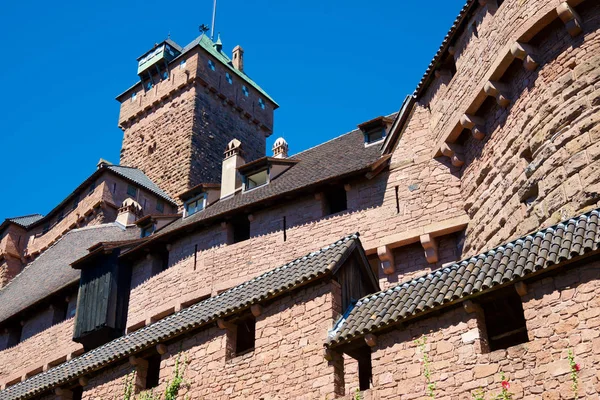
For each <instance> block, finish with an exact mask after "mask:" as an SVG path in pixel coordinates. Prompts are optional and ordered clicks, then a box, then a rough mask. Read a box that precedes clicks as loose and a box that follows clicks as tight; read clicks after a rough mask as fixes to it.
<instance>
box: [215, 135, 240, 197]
mask: <svg viewBox="0 0 600 400" xmlns="http://www.w3.org/2000/svg"><path fill="white" fill-rule="evenodd" d="M244 164H245V161H244V159H243V158H242V142H240V141H239V140H237V139H233V140H232V141H231V142H229V144H228V145H227V147H226V148H225V158H224V159H223V169H222V172H221V198H222V199H223V198H225V197H229V196H232V195H233V194H234V193H235V192H236V191H237V190H238V189H240V188H241V187H242V179H241V177H240V174H239V173H238V171H237V169H238V167H240V166H242V165H244Z"/></svg>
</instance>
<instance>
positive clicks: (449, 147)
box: [440, 142, 465, 167]
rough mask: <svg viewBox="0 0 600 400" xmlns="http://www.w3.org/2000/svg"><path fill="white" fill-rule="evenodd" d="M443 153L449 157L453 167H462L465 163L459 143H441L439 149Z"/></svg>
mask: <svg viewBox="0 0 600 400" xmlns="http://www.w3.org/2000/svg"><path fill="white" fill-rule="evenodd" d="M440 151H441V152H442V154H443V155H445V156H446V157H448V158H450V161H451V162H452V165H454V166H455V167H462V166H463V164H464V163H465V160H464V157H463V148H462V146H460V145H457V144H455V143H446V142H444V143H442V147H441V149H440Z"/></svg>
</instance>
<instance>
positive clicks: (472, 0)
mask: <svg viewBox="0 0 600 400" xmlns="http://www.w3.org/2000/svg"><path fill="white" fill-rule="evenodd" d="M477 4H479V3H478V2H477V1H476V0H467V2H466V3H465V5H464V6H463V7H462V8H461V10H460V13H459V14H458V16H457V17H456V19H455V20H454V23H453V24H452V26H451V27H450V30H449V31H448V33H447V34H446V36H445V37H444V40H443V41H442V44H441V45H440V47H439V49H438V51H437V52H436V53H435V56H433V60H431V62H430V63H429V66H428V67H427V70H426V71H425V74H423V77H422V78H421V80H420V81H419V84H418V85H417V88H416V89H415V92H414V96H415V97H419V96H420V95H421V94H422V91H423V90H424V89H425V88H426V87H427V85H428V84H429V82H430V81H431V77H432V74H433V72H434V71H435V69H436V67H437V66H438V63H439V62H440V61H441V58H442V56H443V55H444V53H445V52H446V50H447V49H448V47H449V46H450V42H451V41H452V39H453V38H454V35H455V34H456V33H457V32H458V31H459V30H460V28H461V27H462V24H463V22H465V21H467V20H468V18H466V17H468V15H469V12H470V11H471V10H472V9H474V7H477Z"/></svg>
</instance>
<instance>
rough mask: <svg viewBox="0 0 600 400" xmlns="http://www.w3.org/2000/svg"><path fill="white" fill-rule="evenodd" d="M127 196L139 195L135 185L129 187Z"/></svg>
mask: <svg viewBox="0 0 600 400" xmlns="http://www.w3.org/2000/svg"><path fill="white" fill-rule="evenodd" d="M127 195H128V196H132V197H135V196H136V195H137V188H136V187H135V186H133V185H127Z"/></svg>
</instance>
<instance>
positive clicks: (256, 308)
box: [250, 304, 263, 318]
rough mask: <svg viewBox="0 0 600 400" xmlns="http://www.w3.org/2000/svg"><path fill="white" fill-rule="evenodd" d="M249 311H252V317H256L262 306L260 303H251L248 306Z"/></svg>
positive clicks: (258, 315)
mask: <svg viewBox="0 0 600 400" xmlns="http://www.w3.org/2000/svg"><path fill="white" fill-rule="evenodd" d="M250 312H251V313H252V315H253V316H254V318H258V317H260V316H261V314H262V312H263V309H262V306H261V305H260V304H252V305H251V306H250Z"/></svg>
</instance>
